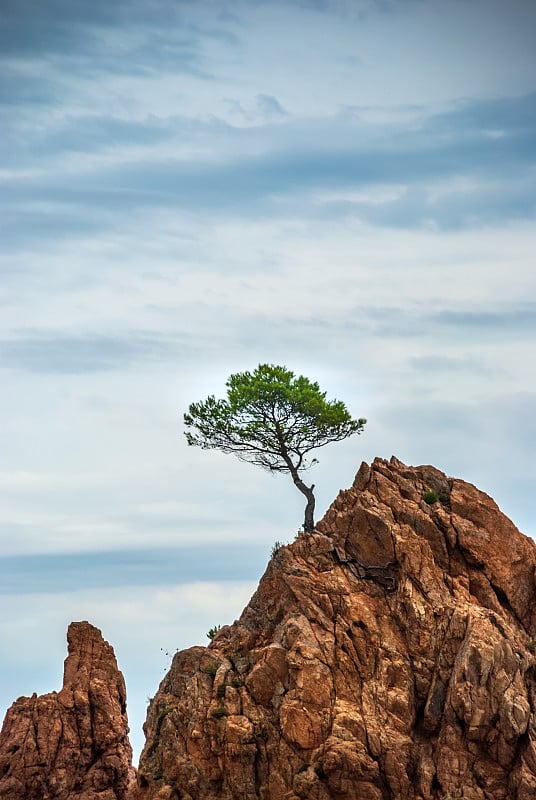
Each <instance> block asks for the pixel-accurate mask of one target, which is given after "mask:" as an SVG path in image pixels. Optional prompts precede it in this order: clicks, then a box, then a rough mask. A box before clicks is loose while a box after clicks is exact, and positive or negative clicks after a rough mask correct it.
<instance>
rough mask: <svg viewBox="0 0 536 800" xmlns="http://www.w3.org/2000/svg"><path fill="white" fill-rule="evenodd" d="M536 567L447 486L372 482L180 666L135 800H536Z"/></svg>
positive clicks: (379, 473) (364, 473) (523, 541)
mask: <svg viewBox="0 0 536 800" xmlns="http://www.w3.org/2000/svg"><path fill="white" fill-rule="evenodd" d="M535 568H536V547H535V544H534V542H533V541H532V540H530V539H529V538H528V537H526V536H523V535H522V534H521V533H519V531H518V530H517V529H516V528H515V526H514V525H513V523H511V522H510V521H509V520H508V519H507V518H506V517H505V516H504V515H503V514H501V512H500V511H499V509H498V508H497V506H496V505H495V503H494V502H493V501H492V500H491V499H490V498H489V497H488V496H487V495H485V494H484V493H483V492H480V491H478V490H477V489H476V488H475V487H474V486H471V485H470V484H468V483H465V482H464V481H460V480H455V479H451V478H448V477H447V476H446V475H444V474H443V473H441V472H440V471H439V470H437V469H434V468H433V467H429V466H423V467H415V468H412V467H407V466H405V465H404V464H402V463H401V462H400V461H398V460H397V459H395V458H393V459H391V460H390V461H385V460H382V459H377V460H375V461H374V463H373V464H372V465H371V466H368V465H366V464H363V465H362V466H361V468H360V470H359V472H358V474H357V476H356V479H355V482H354V484H353V486H352V487H351V488H350V489H349V490H347V491H343V492H341V493H340V495H339V496H338V498H337V499H336V500H335V502H334V503H333V505H332V506H331V508H330V509H329V511H328V512H327V514H326V516H325V518H324V519H323V520H322V521H321V522H320V523H319V524H318V532H317V533H314V534H312V535H308V536H300V537H298V539H297V540H296V541H295V542H294V543H293V544H291V545H288V546H285V547H282V548H281V549H280V550H279V551H278V552H277V553H276V554H275V555H274V557H273V558H272V560H271V562H270V564H269V565H268V568H267V570H266V573H265V574H264V576H263V578H262V579H261V581H260V584H259V587H258V590H257V591H256V593H255V594H254V596H253V598H252V599H251V601H250V603H249V604H248V606H247V607H246V609H245V610H244V612H243V614H242V616H241V617H240V619H239V620H238V621H237V622H235V623H234V624H233V625H231V626H225V627H224V628H222V629H221V630H220V632H219V633H218V635H217V636H216V637H215V639H214V640H213V642H212V643H211V644H210V645H209V646H208V647H193V648H190V649H188V650H184V651H181V652H178V653H177V654H176V655H175V657H174V659H173V662H172V665H171V668H170V670H169V673H168V674H167V675H166V677H165V678H164V680H163V681H162V683H161V685H160V688H159V690H158V693H157V694H156V696H155V697H154V699H153V700H152V702H151V704H150V706H149V709H148V715H147V722H146V726H145V730H146V737H147V742H146V746H145V749H144V751H143V753H142V757H141V761H140V768H139V771H138V784H137V788H136V789H134V790H133V792H132V797H133V798H135V800H157V798H158V800H175V799H176V798H180V800H216V798H218V800H255V799H257V798H258V800H298V798H303V799H304V800H305V798H311V799H312V800H328V798H338V799H339V800H444V798H446V797H451V798H465V800H534V798H535V797H536V727H535V717H534V710H535V708H534V704H535V688H536V685H535V678H534V674H535V664H536V660H535V656H534V651H535V649H536V620H535V613H536V604H535V602H534V601H535V599H536V597H535V579H534V576H535Z"/></svg>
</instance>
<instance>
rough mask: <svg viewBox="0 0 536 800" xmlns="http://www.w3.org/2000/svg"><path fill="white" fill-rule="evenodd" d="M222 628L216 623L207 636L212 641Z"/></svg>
mask: <svg viewBox="0 0 536 800" xmlns="http://www.w3.org/2000/svg"><path fill="white" fill-rule="evenodd" d="M220 629H221V625H214V627H213V628H210V629H209V631H208V633H207V638H209V639H210V641H212V640H213V639H214V637H215V636H216V634H217V633H218V632H219V630H220Z"/></svg>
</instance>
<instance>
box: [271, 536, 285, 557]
mask: <svg viewBox="0 0 536 800" xmlns="http://www.w3.org/2000/svg"><path fill="white" fill-rule="evenodd" d="M284 546H285V545H284V544H283V542H280V541H279V540H278V539H276V541H275V542H274V543H273V545H272V552H271V557H272V558H273V557H274V556H275V555H277V553H279V551H280V550H281V548H282V547H284Z"/></svg>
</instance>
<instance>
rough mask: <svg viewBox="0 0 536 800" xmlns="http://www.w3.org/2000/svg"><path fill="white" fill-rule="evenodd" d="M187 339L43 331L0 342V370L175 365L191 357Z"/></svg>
mask: <svg viewBox="0 0 536 800" xmlns="http://www.w3.org/2000/svg"><path fill="white" fill-rule="evenodd" d="M194 351H195V346H194V345H193V344H192V342H191V340H190V339H189V338H184V337H182V338H181V337H178V336H175V337H167V336H164V335H162V334H158V333H149V332H147V333H139V332H125V333H124V334H123V335H121V336H117V335H116V336H114V335H109V336H105V335H101V334H93V335H91V334H86V335H74V336H68V335H65V334H59V333H58V334H54V333H50V332H42V333H39V334H33V335H21V336H19V337H18V338H13V339H2V340H0V367H4V368H8V369H18V370H25V371H27V372H37V373H45V374H49V373H61V374H71V375H77V374H78V375H79V374H83V373H91V372H105V371H109V370H128V369H133V368H136V367H139V365H140V364H144V365H145V366H151V365H156V364H161V363H162V362H163V361H165V362H174V363H175V364H176V363H178V362H179V361H181V360H182V359H184V358H185V356H186V352H188V355H189V356H190V357H191V356H192V355H193V353H194Z"/></svg>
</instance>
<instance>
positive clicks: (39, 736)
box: [0, 622, 134, 800]
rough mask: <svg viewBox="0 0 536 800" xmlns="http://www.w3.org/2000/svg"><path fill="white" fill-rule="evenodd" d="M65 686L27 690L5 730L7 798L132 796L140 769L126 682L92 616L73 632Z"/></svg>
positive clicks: (119, 799) (2, 758)
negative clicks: (48, 690)
mask: <svg viewBox="0 0 536 800" xmlns="http://www.w3.org/2000/svg"><path fill="white" fill-rule="evenodd" d="M67 641H68V648H69V649H68V652H69V654H68V656H67V658H66V660H65V667H64V676H63V688H62V689H61V691H60V692H51V693H49V694H45V695H42V696H40V697H38V696H37V695H36V694H34V695H33V696H32V697H20V698H19V699H18V700H16V701H15V702H14V703H13V705H12V706H11V708H10V709H9V710H8V712H7V714H6V718H5V720H4V724H3V727H2V731H1V732H0V798H1V800H125V798H126V795H127V790H128V786H129V784H130V783H131V782H132V780H133V778H134V775H133V770H132V749H131V746H130V742H129V740H128V720H127V712H126V690H125V682H124V679H123V675H122V674H121V672H120V671H119V669H118V667H117V662H116V659H115V655H114V651H113V649H112V647H111V646H110V645H109V644H108V642H106V641H105V640H104V639H103V638H102V634H101V632H100V630H99V629H98V628H95V627H94V626H93V625H90V624H89V622H73V623H72V624H71V625H70V626H69V629H68V632H67Z"/></svg>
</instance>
